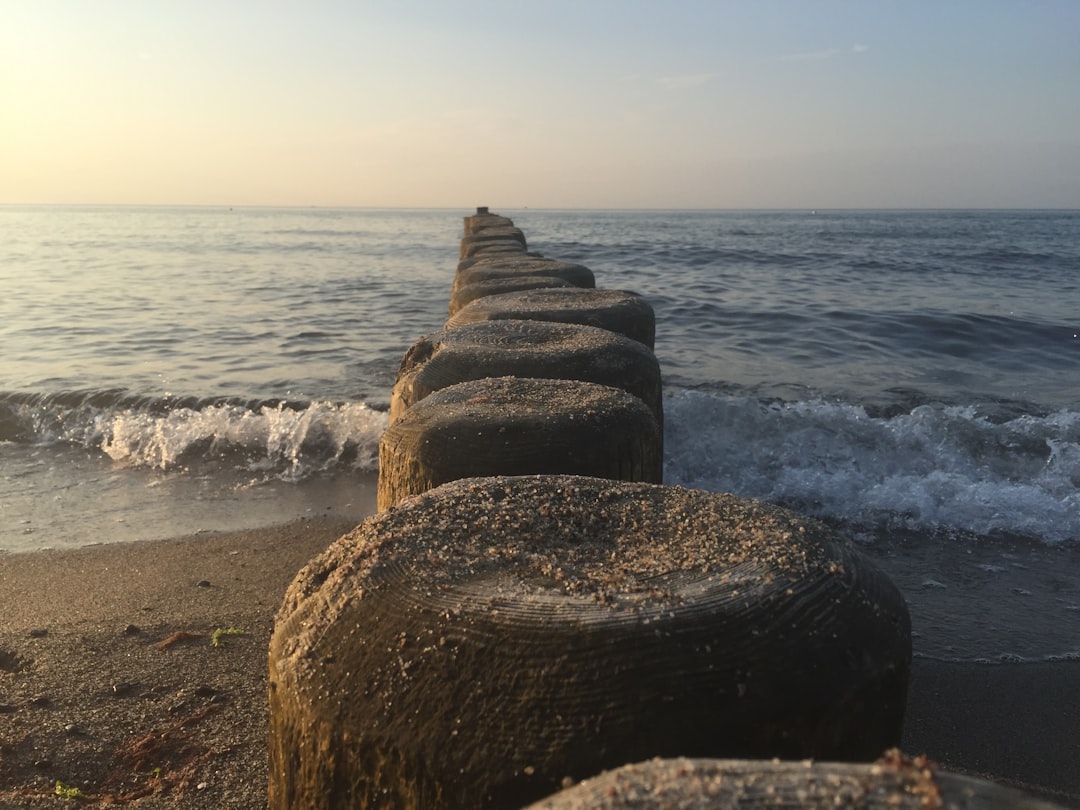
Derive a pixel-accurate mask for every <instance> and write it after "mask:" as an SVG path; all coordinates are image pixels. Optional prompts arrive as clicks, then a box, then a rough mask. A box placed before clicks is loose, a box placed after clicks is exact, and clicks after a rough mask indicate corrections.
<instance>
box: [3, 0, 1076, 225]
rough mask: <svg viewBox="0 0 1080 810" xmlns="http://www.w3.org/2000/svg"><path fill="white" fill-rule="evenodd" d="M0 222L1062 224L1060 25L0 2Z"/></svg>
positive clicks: (932, 1) (921, 2) (1071, 184)
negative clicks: (615, 211) (86, 218)
mask: <svg viewBox="0 0 1080 810" xmlns="http://www.w3.org/2000/svg"><path fill="white" fill-rule="evenodd" d="M0 203H16V204H29V203H46V204H192V205H195V204H199V205H229V206H236V205H289V206H293V205H296V206H309V205H315V206H363V207H369V206H373V207H409V208H427V207H438V208H442V207H447V208H462V207H464V208H471V207H475V206H477V205H488V206H490V207H491V208H492V210H499V208H500V207H502V208H508V209H509V208H521V207H524V206H528V207H533V208H1080V0H1013V1H1012V2H1004V1H1003V0H801V1H799V0H740V1H739V2H735V1H734V0H665V2H663V3H660V2H656V0H649V1H648V2H641V1H639V0H532V2H517V0H493V1H491V2H489V1H488V0H388V1H386V2H383V1H382V0H295V2H281V1H279V0H182V1H181V0H0Z"/></svg>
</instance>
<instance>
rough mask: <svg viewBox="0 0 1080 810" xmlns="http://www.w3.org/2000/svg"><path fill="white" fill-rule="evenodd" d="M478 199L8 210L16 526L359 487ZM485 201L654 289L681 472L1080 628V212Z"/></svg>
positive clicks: (246, 516) (0, 261) (6, 323)
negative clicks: (392, 206) (506, 206)
mask: <svg viewBox="0 0 1080 810" xmlns="http://www.w3.org/2000/svg"><path fill="white" fill-rule="evenodd" d="M468 213H470V212H468V211H442V210H436V211H400V210H343V209H329V210H326V209H243V210H240V209H238V210H231V209H212V208H97V207H86V208H50V207H0V282H2V284H3V293H4V294H3V296H0V347H2V354H0V505H2V507H3V517H4V520H3V521H2V523H3V525H2V526H0V549H6V550H15V551H17V550H30V549H33V548H39V547H42V546H44V545H50V546H57V545H74V544H82V543H87V542H109V541H123V540H132V539H141V538H144V537H150V536H165V535H167V534H179V533H181V532H182V531H187V530H197V529H214V528H229V527H237V526H250V525H258V524H259V523H260V522H266V521H269V520H272V519H274V520H276V519H283V518H287V517H288V516H290V515H292V514H305V513H310V512H312V511H319V512H322V511H327V510H336V511H337V512H338V513H340V512H345V513H346V514H350V515H353V514H355V515H357V516H358V517H359V516H362V515H363V514H364V513H366V512H367V511H369V510H370V508H371V499H370V487H371V483H372V480H373V479H372V475H373V470H374V469H375V466H376V463H377V461H376V459H377V453H376V449H377V441H378V436H379V434H380V433H381V430H382V428H383V426H384V423H385V415H384V413H383V411H384V410H385V408H386V405H387V403H388V401H389V393H390V388H391V387H392V385H393V381H394V376H395V373H396V369H397V364H398V362H399V361H400V358H401V356H402V354H403V353H404V351H405V350H406V349H407V348H408V346H409V345H410V344H411V343H412V342H413V341H414V340H415V339H416V338H417V337H418V336H420V335H421V334H424V333H427V332H431V331H435V330H437V329H438V328H440V327H441V325H442V323H443V322H444V321H445V319H446V305H447V301H448V297H449V290H450V284H451V281H452V277H453V272H454V268H455V265H456V257H457V245H458V240H459V239H460V236H461V217H462V216H463V215H467V214H468ZM499 213H502V214H505V215H508V216H510V217H512V218H513V219H514V221H515V223H516V224H517V225H519V226H520V227H521V228H522V229H523V230H524V231H525V233H526V235H527V236H528V238H529V247H530V249H532V250H538V251H541V252H543V253H545V254H546V255H549V256H552V257H554V258H559V259H565V260H570V261H577V262H580V263H582V264H585V265H587V266H588V267H590V268H591V269H592V270H593V271H594V273H595V274H596V276H597V281H598V285H599V286H602V287H607V288H617V289H630V290H635V291H637V292H640V293H641V294H643V295H644V296H645V297H646V298H647V299H648V300H649V301H650V303H652V304H653V306H654V308H655V309H656V312H657V322H658V328H657V347H656V351H657V355H658V357H659V359H660V362H661V366H662V369H663V372H664V376H665V389H666V393H667V401H666V403H665V412H666V414H667V424H666V426H665V430H666V453H667V458H666V466H665V476H666V480H667V482H668V483H672V484H683V485H686V486H694V487H701V488H705V489H711V490H725V491H732V492H735V493H737V494H741V495H745V496H750V497H757V498H763V499H766V500H770V501H774V502H779V503H784V504H787V505H790V506H794V507H796V508H798V509H800V510H802V511H805V512H808V513H811V514H814V515H817V516H819V517H822V518H825V519H828V520H831V521H835V522H837V523H838V524H842V525H843V526H844V527H846V529H847V530H850V531H852V532H853V533H854V534H855V536H856V537H857V538H859V539H860V540H861V541H862V542H865V543H866V545H867V547H868V548H869V549H871V550H872V551H874V552H875V553H876V554H878V555H879V556H880V557H882V558H883V559H890V558H896V560H900V559H902V560H906V561H907V562H905V563H904V565H900V563H896V566H898V567H896V569H895V570H894V575H895V576H897V577H898V578H900V579H902V580H903V583H902V584H903V585H904V587H905V589H906V590H907V591H909V592H911V593H915V592H918V594H919V597H918V599H915V600H914V601H915V602H916V603H917V605H930V606H934V605H936V606H937V607H936V608H934V609H935V610H936V611H937V613H935V615H940V614H941V613H942V612H945V613H948V612H949V611H961V612H962V611H967V612H969V613H970V612H971V606H972V604H983V603H985V602H986V600H988V599H990V598H991V597H989V596H988V594H990V593H993V592H994V589H995V588H998V589H1001V592H1002V593H1003V594H1005V595H1006V597H1007V598H1008V599H1010V600H1011V602H1010V604H1011V605H1013V606H1014V609H1015V610H1021V608H1023V607H1024V605H1030V606H1031V609H1032V610H1033V611H1035V613H1034V614H1033V615H1035V616H1036V617H1039V616H1041V617H1042V618H1041V624H1042V626H1044V627H1045V626H1050V625H1052V626H1054V627H1056V628H1059V629H1063V630H1062V632H1066V631H1067V633H1073V634H1074V635H1075V639H1074V643H1072V644H1071V645H1070V644H1069V642H1068V641H1067V638H1068V636H1067V635H1066V636H1065V637H1064V638H1065V640H1061V641H1054V642H1053V643H1052V644H1051V643H1050V642H1048V641H1047V640H1046V639H1045V638H1042V637H1040V638H1041V639H1042V640H1041V641H1038V642H1037V643H1036V642H1032V643H1030V644H1027V642H1025V640H1024V639H1023V637H1022V634H1019V635H1017V634H1015V633H1014V634H1012V635H1009V634H1005V635H1003V636H1001V638H1003V639H1004V640H1003V641H1002V643H1001V645H998V646H999V647H1000V649H998V650H997V651H996V652H994V653H993V655H1012V654H1016V655H1022V656H1026V655H1040V656H1046V655H1064V654H1073V653H1080V591H1078V590H1077V589H1078V588H1080V580H1077V579H1076V577H1075V576H1074V573H1073V572H1072V571H1071V569H1069V568H1068V565H1065V564H1063V562H1062V560H1063V559H1064V557H1062V556H1061V555H1069V554H1073V553H1074V552H1075V550H1076V549H1077V548H1078V547H1080V543H1078V542H1077V541H1080V307H1078V304H1080V289H1078V285H1080V212H984V211H946V212H922V211H919V212H904V211H897V212H860V211H854V212H846V211H845V212H839V211H819V212H816V213H811V212H805V211H799V212H665V211H650V212H622V211H595V212H594V211H511V210H503V211H499ZM185 503H187V504H194V505H195V508H194V509H193V510H192V509H188V510H186V511H185V509H184V507H183V504H185ZM913 548H914V549H916V550H915V551H912V549H913ZM942 555H944V556H942ZM1008 555H1013V556H1012V557H1010V556H1008ZM1017 555H1019V556H1017ZM1047 555H1049V556H1047ZM1054 555H1057V556H1054ZM1069 559H1070V560H1071V559H1072V558H1071V557H1069ZM913 560H915V561H919V562H918V564H916V563H913V562H911V561H913ZM930 560H934V562H933V563H932V564H931V563H930V562H928V561H930ZM894 562H895V560H894ZM1069 564H1071V563H1069ZM904 566H907V567H904ZM980 566H981V567H980ZM999 569H1000V570H999ZM1055 571H1062V572H1063V576H1064V577H1065V578H1064V579H1060V578H1059V581H1057V582H1056V584H1054V583H1053V582H1050V581H1049V579H1048V578H1050V579H1052V578H1053V576H1054V575H1055V574H1054V572H1055ZM972 589H974V590H972ZM1017 591H1020V592H1024V591H1026V592H1027V595H1025V594H1024V593H1018V592H1017ZM972 593H976V594H978V596H974V597H973V596H972ZM1038 593H1042V594H1043V598H1042V599H1041V601H1040V600H1038V599H1031V598H1028V597H1029V596H1031V595H1032V594H1038ZM1003 598H1005V597H1003ZM943 600H944V601H943ZM949 600H956V601H955V604H953V602H951V601H949ZM973 600H975V601H973ZM909 601H910V600H909ZM1047 611H1051V612H1053V615H1054V616H1056V617H1058V618H1057V619H1055V620H1054V621H1053V622H1051V621H1049V620H1047V618H1046V612H1047ZM1021 612H1022V611H1021ZM1017 615H1020V614H1017ZM1033 621H1040V620H1039V619H1037V618H1036V619H1034V620H1033ZM1000 632H1001V631H1000V628H998V627H997V625H994V624H991V625H989V626H987V627H986V628H984V629H983V631H981V632H980V633H979V634H977V637H976V638H977V640H976V641H973V642H972V643H971V644H970V645H968V646H964V645H963V644H960V645H959V646H957V647H956V648H955V649H954V650H953V651H952V652H951V653H941V654H955V655H956V656H957V657H965V656H966V657H978V656H979V655H982V654H983V653H986V654H990V653H988V652H987V651H986V650H985V649H983V648H985V647H986V646H987V645H986V639H987V638H991V637H995V634H1000ZM947 635H949V636H950V638H951V639H952V641H953V642H956V639H957V638H959V637H960V636H961V635H962V633H960V632H959V631H958V630H956V629H955V628H953V629H952V630H949V631H948V632H947ZM957 643H959V642H957ZM1025 644H1027V646H1025ZM980 650H982V652H980ZM1017 651H1019V652H1017ZM939 652H940V651H939Z"/></svg>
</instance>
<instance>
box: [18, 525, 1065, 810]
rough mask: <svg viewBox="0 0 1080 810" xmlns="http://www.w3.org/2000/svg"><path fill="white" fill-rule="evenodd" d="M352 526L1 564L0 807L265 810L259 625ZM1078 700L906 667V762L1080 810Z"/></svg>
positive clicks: (975, 669) (963, 668)
mask: <svg viewBox="0 0 1080 810" xmlns="http://www.w3.org/2000/svg"><path fill="white" fill-rule="evenodd" d="M351 525H352V523H351V522H350V521H342V520H331V519H311V520H302V521H297V522H293V523H289V524H286V525H282V526H275V527H271V528H263V529H255V530H248V531H240V532H223V533H215V534H200V535H196V536H193V537H187V538H178V539H174V540H165V541H150V542H141V543H122V544H111V545H100V546H91V547H87V548H83V549H78V550H74V551H43V552H34V553H28V554H11V555H3V556H0V582H2V583H3V589H2V591H0V808H33V807H56V806H58V798H57V783H60V784H61V785H62V786H63V787H64V788H69V789H72V790H78V791H79V793H80V794H81V796H82V797H83V801H82V802H81V803H83V804H85V803H93V802H100V803H102V804H105V803H130V804H131V806H136V807H140V808H155V807H186V808H222V807H226V808H262V807H265V806H266V779H267V770H266V745H267V736H266V735H267V718H266V712H267V707H266V683H267V678H266V649H267V643H268V640H269V637H270V632H271V629H272V626H273V616H274V613H275V611H276V610H277V608H278V605H279V604H280V601H281V598H282V595H283V593H284V590H285V588H286V586H287V585H288V583H289V582H290V581H291V579H292V578H293V576H294V574H295V573H296V571H297V570H298V569H299V568H300V567H301V566H303V565H304V563H305V562H307V560H308V559H310V558H311V557H312V556H314V555H315V554H316V553H317V552H319V551H320V550H321V549H322V548H324V547H325V546H326V545H327V544H328V543H330V542H331V541H332V540H334V539H335V538H337V537H338V536H340V535H341V534H343V533H344V532H346V531H347V530H348V529H349V528H351ZM230 630H231V631H232V632H230ZM215 631H218V632H217V642H218V644H217V645H216V646H215V645H214V644H213V643H212V642H213V641H214V639H215ZM1077 695H1080V662H1073V661H1063V662H1055V663H1040V664H1033V663H1025V664H998V665H977V664H951V663H943V662H937V661H930V660H926V659H916V663H915V667H914V672H913V677H912V682H911V690H910V696H909V706H908V715H907V723H906V732H905V738H904V746H903V747H904V750H905V752H906V753H909V754H920V753H925V754H927V755H929V756H930V758H931V759H933V760H935V761H936V762H938V763H940V764H942V765H943V766H945V767H948V768H950V769H952V770H958V771H963V772H967V773H971V774H974V775H979V776H983V777H985V778H992V779H995V780H997V781H1001V782H1006V783H1009V784H1012V785H1014V786H1017V787H1022V788H1025V789H1027V790H1029V791H1031V792H1034V793H1038V794H1039V795H1042V796H1043V797H1046V798H1052V799H1055V800H1056V801H1058V802H1059V803H1061V804H1063V805H1065V806H1080V767H1078V766H1077V765H1076V763H1077V762H1080V703H1078V702H1077V700H1076V696H1077Z"/></svg>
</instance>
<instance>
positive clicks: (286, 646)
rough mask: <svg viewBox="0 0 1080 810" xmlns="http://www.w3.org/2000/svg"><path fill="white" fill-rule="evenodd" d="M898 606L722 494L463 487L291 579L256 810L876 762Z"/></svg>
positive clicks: (831, 553) (814, 546) (886, 728)
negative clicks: (760, 766) (748, 762)
mask: <svg viewBox="0 0 1080 810" xmlns="http://www.w3.org/2000/svg"><path fill="white" fill-rule="evenodd" d="M910 657H911V645H910V633H909V621H908V614H907V609H906V606H905V604H904V600H903V598H902V597H901V595H900V593H899V592H898V591H897V589H896V588H895V587H894V586H893V585H892V584H891V582H889V580H888V579H887V578H886V577H885V576H884V575H882V574H881V573H879V572H878V571H877V570H876V569H874V568H873V567H872V566H871V565H870V564H869V563H868V562H867V561H866V560H865V559H863V558H862V557H860V556H859V555H858V554H857V553H856V552H854V551H853V550H852V549H851V548H849V547H848V546H847V545H846V544H844V543H842V542H840V541H839V540H837V539H836V538H835V537H834V535H833V533H832V532H831V531H830V530H829V529H827V528H825V527H824V526H822V525H820V524H817V523H815V522H813V521H807V520H806V519H804V518H802V517H800V516H798V515H796V514H794V513H792V512H789V511H786V510H783V509H778V508H775V507H768V506H764V505H761V504H757V503H754V502H750V501H744V500H739V499H736V498H734V497H731V496H727V495H717V494H711V493H705V492H698V491H693V490H685V489H679V488H674V487H663V486H656V485H650V484H632V483H622V482H613V481H606V480H600V479H594V478H580V477H574V476H540V477H536V476H529V477H519V478H504V477H497V478H485V479H468V480H463V481H456V482H454V483H451V484H447V485H445V486H443V487H440V488H438V489H436V490H432V491H430V492H428V493H426V494H424V495H421V496H419V497H415V498H412V499H410V500H408V501H406V502H404V503H402V504H401V505H400V506H398V507H397V508H395V509H391V510H389V511H386V512H383V513H381V514H379V515H376V516H374V517H372V518H369V519H368V520H366V521H365V522H364V523H362V524H361V525H360V526H359V527H357V529H356V530H355V531H354V532H352V533H351V534H349V535H346V536H345V537H343V538H341V539H340V540H338V541H337V542H335V543H334V544H333V545H332V546H331V547H330V548H329V549H327V551H326V552H325V553H324V554H322V555H321V556H320V557H318V558H316V559H315V560H313V561H312V562H311V563H310V564H309V565H308V566H306V567H305V568H304V569H303V570H302V571H301V572H300V573H299V575H298V576H297V578H296V580H295V581H294V582H293V584H292V585H291V587H290V588H289V590H288V592H287V594H286V597H285V601H284V604H283V606H282V608H281V611H280V612H279V614H278V617H277V622H276V626H275V630H274V635H273V638H272V640H271V644H270V793H269V797H270V807H271V808H272V809H273V810H286V808H288V810H303V809H305V808H346V807H348V808H358V807H359V808H368V807H370V808H375V807H396V808H423V809H424V810H438V808H466V807H467V808H520V807H522V806H523V805H525V804H527V803H529V802H531V801H535V800H538V799H540V798H541V797H543V796H546V795H550V794H552V793H554V792H555V791H557V790H558V789H559V787H560V785H561V784H562V783H563V780H564V779H566V778H569V779H571V780H574V781H577V780H580V779H583V778H586V777H589V776H592V775H594V774H597V773H599V772H600V771H602V770H605V769H610V768H615V767H618V766H620V765H622V764H624V763H627V762H640V761H643V760H647V759H650V758H652V757H655V756H661V757H671V756H692V757H725V756H739V757H762V758H771V757H788V758H803V757H814V758H823V759H841V760H872V759H874V758H876V757H877V756H878V755H879V754H880V753H881V752H882V751H883V750H885V749H886V748H889V747H891V746H893V745H896V744H897V743H898V741H899V739H900V732H901V726H902V721H903V714H904V703H905V698H906V693H907V674H908V668H909V665H910Z"/></svg>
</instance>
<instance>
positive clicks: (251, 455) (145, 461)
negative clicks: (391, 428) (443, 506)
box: [84, 402, 386, 480]
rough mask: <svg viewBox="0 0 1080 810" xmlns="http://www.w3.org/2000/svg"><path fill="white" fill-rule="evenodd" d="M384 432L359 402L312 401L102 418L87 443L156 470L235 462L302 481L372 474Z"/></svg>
mask: <svg viewBox="0 0 1080 810" xmlns="http://www.w3.org/2000/svg"><path fill="white" fill-rule="evenodd" d="M385 426H386V414H385V413H381V412H379V411H375V410H372V409H370V408H368V407H367V406H366V405H364V404H363V403H332V402H313V403H310V404H309V405H308V406H307V407H306V408H304V409H302V410H294V409H291V408H288V407H285V406H284V405H278V406H276V407H272V406H269V405H264V406H262V407H261V408H258V409H257V410H249V409H247V408H244V407H242V406H238V405H209V406H206V407H204V408H201V409H198V410H194V409H190V408H178V409H176V410H172V411H169V412H168V413H165V414H154V413H146V412H140V411H136V410H122V411H118V412H117V411H105V412H103V413H101V414H100V415H99V416H98V417H97V418H96V420H95V422H94V427H93V430H92V432H91V433H90V434H89V435H88V436H86V437H85V439H86V440H89V441H85V440H84V443H94V444H97V445H98V446H99V447H100V448H101V449H102V450H103V451H104V452H105V453H107V454H108V455H109V456H110V457H111V458H112V459H113V460H115V461H123V462H126V463H129V464H132V465H136V466H145V467H152V468H156V469H161V470H170V469H175V468H178V467H184V466H187V465H191V464H197V463H198V462H199V461H200V460H206V459H213V458H220V457H224V456H232V455H236V456H239V457H241V458H243V459H244V460H245V463H246V466H247V467H248V468H249V469H252V470H257V471H263V472H269V473H272V474H273V475H275V476H276V477H278V478H281V479H284V480H299V479H302V478H305V477H307V476H309V475H312V474H314V473H318V472H321V471H325V470H329V469H332V468H334V467H337V466H346V467H350V468H352V469H357V470H373V469H375V468H376V466H377V464H378V441H379V436H380V434H381V433H382V431H383V429H384V428H385Z"/></svg>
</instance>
